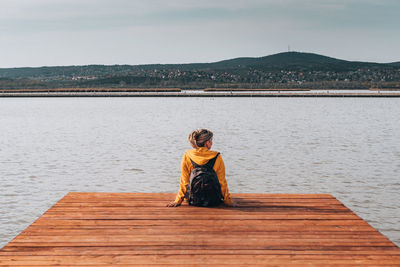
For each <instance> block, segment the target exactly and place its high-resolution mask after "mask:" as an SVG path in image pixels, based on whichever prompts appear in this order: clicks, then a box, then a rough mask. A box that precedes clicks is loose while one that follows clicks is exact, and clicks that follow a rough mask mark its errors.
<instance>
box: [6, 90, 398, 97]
mask: <svg viewBox="0 0 400 267" xmlns="http://www.w3.org/2000/svg"><path fill="white" fill-rule="evenodd" d="M324 91H325V90H324ZM326 91H327V92H317V93H313V92H287V91H284V90H282V92H234V91H224V92H209V91H206V92H199V93H197V92H193V91H191V92H184V91H183V92H121V91H120V92H112V91H108V92H98V91H97V92H90V91H88V92H73V91H62V92H61V91H59V92H54V91H49V92H32V93H30V92H25V93H21V92H15V93H0V97H3V98H5V97H212V98H214V97H400V93H392V92H371V93H365V92H354V93H353V92H351V93H349V92H329V90H326Z"/></svg>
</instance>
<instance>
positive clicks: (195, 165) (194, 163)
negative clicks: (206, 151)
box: [189, 158, 202, 168]
mask: <svg viewBox="0 0 400 267" xmlns="http://www.w3.org/2000/svg"><path fill="white" fill-rule="evenodd" d="M189 159H190V161H191V162H192V165H193V168H199V167H200V166H202V165H199V164H197V163H196V162H194V161H193V160H192V159H191V158H189Z"/></svg>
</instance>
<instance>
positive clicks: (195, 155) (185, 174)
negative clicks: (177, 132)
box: [175, 147, 233, 205]
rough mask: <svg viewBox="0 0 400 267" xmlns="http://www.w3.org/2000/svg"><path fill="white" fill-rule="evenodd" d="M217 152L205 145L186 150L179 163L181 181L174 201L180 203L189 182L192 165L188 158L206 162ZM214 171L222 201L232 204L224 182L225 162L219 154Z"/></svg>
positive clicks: (199, 162)
mask: <svg viewBox="0 0 400 267" xmlns="http://www.w3.org/2000/svg"><path fill="white" fill-rule="evenodd" d="M217 153H218V152H216V151H211V150H209V149H208V148H206V147H199V148H197V149H192V150H187V151H186V152H185V154H184V155H183V158H182V163H181V182H180V185H179V192H178V195H177V196H176V199H175V202H176V203H178V204H180V203H182V201H183V199H184V197H185V194H186V190H187V186H188V184H189V179H190V173H191V172H192V170H193V165H192V162H191V161H190V159H192V160H193V161H194V162H195V163H197V164H199V165H203V164H206V163H207V162H208V161H209V160H210V159H212V158H214V157H215V156H216V155H217ZM213 169H214V171H215V172H216V173H217V176H218V180H219V183H220V185H221V192H222V195H223V196H224V203H225V204H226V205H232V204H233V202H232V199H231V196H230V194H229V189H228V184H227V183H226V179H225V164H224V161H223V160H222V157H221V155H219V156H218V157H217V160H216V161H215V164H214V168H213Z"/></svg>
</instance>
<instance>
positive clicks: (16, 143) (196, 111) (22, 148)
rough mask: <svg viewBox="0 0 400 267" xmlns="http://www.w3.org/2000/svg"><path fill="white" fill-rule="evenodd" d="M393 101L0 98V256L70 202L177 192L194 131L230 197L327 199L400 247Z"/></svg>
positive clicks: (397, 109) (399, 165)
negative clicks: (206, 142) (219, 167)
mask: <svg viewBox="0 0 400 267" xmlns="http://www.w3.org/2000/svg"><path fill="white" fill-rule="evenodd" d="M399 101H400V100H398V99H390V98H322V99H321V98H240V99H236V98H215V99H213V98H8V99H5V98H2V99H0V125H1V131H0V185H1V186H0V247H2V246H3V245H5V244H6V243H7V242H9V241H11V239H12V238H14V237H15V236H16V235H17V234H19V233H20V232H21V231H22V230H23V229H25V228H26V227H27V226H28V225H29V224H31V223H32V222H33V221H34V220H35V219H37V218H38V217H39V216H40V215H42V214H43V213H44V212H45V211H46V210H47V209H48V208H49V207H51V206H52V205H53V204H54V203H55V202H56V201H58V200H59V199H60V198H61V197H63V196H64V195H65V194H66V193H68V192H70V191H93V192H176V191H177V189H178V184H179V175H180V173H179V171H180V167H179V164H180V160H181V157H182V154H183V152H184V151H185V150H186V149H190V146H189V144H188V142H187V136H188V134H189V132H190V131H191V130H193V129H196V128H199V127H207V128H210V129H211V130H213V131H214V134H215V137H214V146H213V149H214V150H218V151H220V152H221V154H222V156H223V159H224V161H225V164H226V167H227V180H228V185H229V188H230V191H231V192H234V193H235V192H238V193H239V192H240V193H242V192H243V193H245V192H250V193H251V192H254V193H328V194H332V195H333V196H335V197H336V198H338V199H339V200H340V201H342V202H343V203H344V204H345V205H346V206H347V207H349V208H350V209H352V210H353V211H355V212H356V213H357V214H358V215H359V216H361V217H362V218H363V219H365V220H366V221H368V222H369V223H370V224H371V225H372V226H374V227H375V228H377V229H378V230H380V231H381V232H382V233H383V234H385V235H386V236H387V237H389V238H390V239H391V240H392V241H394V242H396V243H397V244H398V245H399V244H400V226H399V224H400V223H399V222H400V201H399V199H400V179H399V173H400V142H399V140H400V123H399V122H400V121H399V114H400V102H399Z"/></svg>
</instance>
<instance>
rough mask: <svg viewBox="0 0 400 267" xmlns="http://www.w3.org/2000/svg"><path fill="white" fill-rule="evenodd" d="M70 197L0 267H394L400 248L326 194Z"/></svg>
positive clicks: (14, 244)
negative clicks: (223, 198)
mask: <svg viewBox="0 0 400 267" xmlns="http://www.w3.org/2000/svg"><path fill="white" fill-rule="evenodd" d="M174 197H175V195H174V194H168V193H157V194H152V193H69V194H67V195H66V196H65V197H64V198H63V199H61V200H60V201H59V202H58V203H56V204H55V205H54V206H53V207H52V208H50V209H49V210H48V211H47V212H45V213H44V214H43V215H42V216H41V217H40V218H39V219H38V220H36V221H35V222H34V223H33V224H32V225H31V226H29V227H28V228H27V229H25V231H23V232H22V233H21V234H20V235H18V236H17V237H16V238H15V239H14V240H12V241H11V242H10V243H9V244H7V245H6V246H5V247H4V248H2V249H1V250H0V266H51V265H57V266H90V265H94V266H112V265H120V266H148V265H179V266H204V265H215V266H245V265H251V266H257V265H259V266H261V265H262V266H310V265H311V266H400V248H398V247H397V246H396V245H395V244H394V243H392V242H391V241H390V240H388V239H387V238H386V237H385V236H384V235H382V234H381V233H379V232H378V231H377V230H375V229H374V228H372V227H371V226H370V225H369V224H368V223H366V222H365V221H364V220H362V219H361V218H360V217H358V216H357V215H356V214H354V213H353V212H352V211H351V210H349V209H348V208H346V207H345V206H344V205H343V204H342V203H341V202H339V201H338V200H337V199H335V198H334V197H332V196H331V195H327V194H232V197H233V199H234V200H235V201H236V203H237V204H238V206H237V207H222V206H221V207H215V208H197V207H190V206H188V205H187V204H183V205H182V206H180V207H177V208H166V207H165V205H166V204H167V203H168V202H169V201H171V200H173V199H174Z"/></svg>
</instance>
